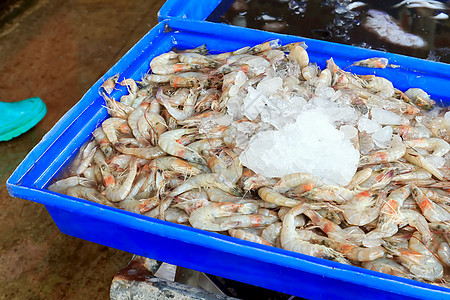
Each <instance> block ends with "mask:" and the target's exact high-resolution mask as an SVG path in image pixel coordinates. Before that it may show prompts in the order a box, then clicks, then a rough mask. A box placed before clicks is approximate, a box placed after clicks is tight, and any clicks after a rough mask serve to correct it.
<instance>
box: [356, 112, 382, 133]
mask: <svg viewBox="0 0 450 300" xmlns="http://www.w3.org/2000/svg"><path fill="white" fill-rule="evenodd" d="M358 129H359V131H361V132H363V131H365V132H367V133H374V132H376V131H378V130H380V129H381V126H380V124H378V122H376V121H374V120H370V119H369V118H368V117H366V116H362V117H361V118H360V119H359V121H358Z"/></svg>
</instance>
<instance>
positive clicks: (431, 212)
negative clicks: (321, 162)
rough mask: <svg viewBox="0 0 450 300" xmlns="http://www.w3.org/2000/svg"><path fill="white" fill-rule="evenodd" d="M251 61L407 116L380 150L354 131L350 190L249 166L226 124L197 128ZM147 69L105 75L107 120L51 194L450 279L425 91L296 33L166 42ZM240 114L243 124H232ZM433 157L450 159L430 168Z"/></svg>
mask: <svg viewBox="0 0 450 300" xmlns="http://www.w3.org/2000/svg"><path fill="white" fill-rule="evenodd" d="M254 58H258V59H264V60H266V61H268V62H269V63H270V64H271V65H273V66H274V68H280V67H281V66H283V64H284V65H286V64H290V65H291V66H292V65H295V66H296V67H297V68H298V70H299V73H298V76H297V77H296V78H294V77H293V76H291V75H287V76H288V77H286V78H284V79H283V84H284V86H285V89H286V90H288V91H289V92H290V93H291V94H295V93H296V92H298V93H301V94H302V95H303V96H305V95H310V97H311V96H312V95H313V94H314V88H315V87H316V86H317V85H325V86H328V87H331V88H333V89H334V90H336V91H341V92H342V93H345V94H347V95H349V94H350V95H352V97H350V99H352V102H351V103H349V105H350V106H352V107H354V108H355V109H356V110H357V111H358V112H359V113H360V114H361V115H364V114H367V113H368V111H369V110H370V109H371V108H373V107H382V108H384V109H386V110H390V111H393V112H395V113H397V114H401V116H402V118H404V120H406V121H405V122H404V125H392V126H391V127H392V129H393V132H394V134H395V135H394V136H393V139H392V142H391V144H390V146H389V148H387V149H380V148H377V146H376V145H375V144H374V143H373V141H371V139H370V136H368V135H367V134H366V133H364V132H359V133H358V135H357V137H356V138H354V139H353V140H352V142H353V144H354V146H355V148H356V149H358V150H362V149H364V151H361V152H362V153H363V154H361V158H360V161H359V166H358V170H357V172H356V174H355V175H354V177H353V179H352V181H351V182H350V184H348V185H347V186H333V185H327V184H324V183H322V182H321V181H320V179H318V178H316V177H315V176H313V175H311V174H307V173H294V174H289V175H286V176H283V177H281V178H265V177H263V176H261V175H259V174H255V173H254V172H253V171H252V170H250V169H248V168H246V167H244V166H243V165H242V163H241V162H240V161H239V153H241V152H242V150H243V149H241V148H239V147H238V146H237V145H238V144H239V141H237V140H236V136H235V135H234V132H235V131H233V130H234V129H235V128H233V126H232V125H230V124H227V125H223V123H222V124H221V123H220V122H217V123H211V124H212V125H211V124H210V125H209V126H203V125H204V120H205V119H207V118H212V117H214V119H215V120H220V119H221V118H222V119H223V118H227V101H228V99H229V98H230V91H231V90H232V89H233V83H234V79H235V77H236V74H238V73H239V72H244V73H245V74H246V76H247V77H248V81H247V84H246V85H243V86H242V87H241V88H243V89H245V88H246V86H247V87H249V86H252V85H255V84H256V83H258V82H259V81H261V79H262V78H264V76H265V75H264V73H263V74H261V73H260V72H257V71H255V70H256V68H257V67H258V64H250V63H249V61H250V60H252V59H254ZM150 68H151V70H152V73H151V74H147V75H146V76H144V78H143V79H142V81H140V82H135V81H134V80H133V79H124V80H123V81H120V82H119V76H118V75H116V76H114V77H111V78H109V79H107V80H106V81H105V82H104V84H103V85H102V86H101V88H100V93H101V94H102V96H103V97H104V99H105V103H106V107H107V110H108V113H109V115H110V117H109V118H107V119H106V120H105V121H103V122H102V123H101V126H99V127H98V128H97V129H96V130H95V131H94V132H93V139H92V140H90V141H88V142H87V143H86V144H85V145H84V146H83V147H82V148H81V150H80V151H79V153H78V155H77V156H76V158H75V159H74V161H73V163H72V164H71V166H70V168H69V170H68V172H67V174H66V175H67V177H66V178H64V179H60V180H58V181H56V182H54V183H53V184H51V185H50V186H49V188H48V189H49V190H50V191H53V192H57V193H63V194H67V195H69V196H73V197H78V198H83V199H87V200H90V201H94V202H97V203H100V204H104V205H108V206H111V207H116V208H120V209H125V210H127V211H131V212H134V213H137V214H142V215H145V216H149V217H153V218H159V219H162V220H166V221H170V222H175V223H179V224H185V225H190V226H192V227H195V228H199V229H203V230H209V231H215V232H219V233H223V234H228V235H230V236H232V237H236V238H239V239H244V240H248V241H252V242H256V243H260V244H264V245H268V246H275V247H280V248H283V249H286V250H290V251H295V252H299V253H303V254H307V255H312V256H315V257H319V258H325V259H329V260H333V261H337V262H340V263H343V264H348V265H355V266H359V267H362V268H366V269H370V270H375V271H379V272H384V273H388V274H392V275H396V276H401V277H406V278H411V279H415V280H419V281H425V282H429V283H432V284H436V285H441V286H446V287H450V286H449V284H448V283H447V282H448V281H449V279H450V268H449V267H450V247H449V244H450V193H449V187H450V185H449V169H448V166H449V157H450V156H449V154H448V152H449V150H450V146H449V144H448V142H449V141H450V135H449V127H448V123H446V122H448V119H447V120H446V119H445V117H444V114H445V113H446V112H447V111H448V109H447V108H444V107H442V108H439V107H436V105H435V102H434V101H433V100H431V99H430V97H429V96H428V94H427V93H425V92H424V91H422V90H420V89H410V90H408V93H403V92H401V91H400V90H397V89H395V88H394V87H393V85H392V83H390V82H389V81H388V80H386V79H384V78H381V77H376V76H373V75H369V76H357V75H354V74H351V73H349V72H346V71H344V70H342V69H340V68H339V67H338V66H337V65H336V64H335V63H334V62H333V60H332V59H330V60H329V61H328V65H327V68H326V69H324V70H320V69H319V68H318V67H317V66H316V65H315V64H312V63H310V62H309V57H308V53H307V51H306V50H305V45H304V44H303V43H293V44H288V45H285V46H280V45H279V43H278V41H269V42H266V43H263V44H259V45H256V46H254V47H245V48H242V49H238V50H236V51H234V52H227V53H220V54H215V55H212V54H208V51H207V49H206V48H205V47H204V46H202V47H198V48H195V49H189V50H184V51H176V50H173V51H170V52H167V53H163V54H161V55H159V56H157V57H155V58H154V59H153V60H152V61H151V63H150ZM117 85H121V86H126V88H127V90H128V94H126V95H124V96H122V97H121V99H120V101H116V100H114V99H113V98H112V96H111V94H112V93H113V91H114V90H115V89H116V86H117ZM305 97H306V96H305ZM430 111H433V112H434V113H433V114H430ZM436 111H437V112H436ZM242 122H250V121H249V120H248V119H246V118H245V117H244V118H242V119H240V120H235V121H234V124H236V123H242ZM251 123H257V121H252V122H251ZM405 124H406V125H405ZM431 157H435V158H436V157H439V158H440V159H442V158H444V160H445V164H443V165H442V164H441V166H436V164H433V163H431Z"/></svg>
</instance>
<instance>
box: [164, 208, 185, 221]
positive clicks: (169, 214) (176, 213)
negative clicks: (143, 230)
mask: <svg viewBox="0 0 450 300" xmlns="http://www.w3.org/2000/svg"><path fill="white" fill-rule="evenodd" d="M165 220H166V221H169V222H174V223H179V224H182V223H186V222H187V221H188V220H189V216H188V215H187V214H186V213H185V212H184V211H182V210H181V209H178V208H168V209H167V210H166V213H165Z"/></svg>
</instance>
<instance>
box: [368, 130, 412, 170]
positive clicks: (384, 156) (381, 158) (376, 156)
mask: <svg viewBox="0 0 450 300" xmlns="http://www.w3.org/2000/svg"><path fill="white" fill-rule="evenodd" d="M405 152H406V146H405V145H404V144H403V142H402V139H401V138H400V137H398V136H394V137H393V139H392V142H391V147H390V148H388V149H386V150H379V151H376V152H374V153H372V154H370V155H365V156H362V157H361V158H360V160H359V165H360V166H364V165H369V164H380V163H387V162H392V161H397V160H398V159H399V158H401V157H403V155H405Z"/></svg>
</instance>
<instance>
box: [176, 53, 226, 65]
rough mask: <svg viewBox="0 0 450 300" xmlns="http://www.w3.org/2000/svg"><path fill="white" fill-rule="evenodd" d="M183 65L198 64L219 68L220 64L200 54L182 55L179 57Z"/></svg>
mask: <svg viewBox="0 0 450 300" xmlns="http://www.w3.org/2000/svg"><path fill="white" fill-rule="evenodd" d="M178 59H179V60H180V61H181V62H182V63H186V64H198V65H202V66H204V67H211V68H218V67H220V63H219V62H217V61H215V60H214V59H212V58H210V57H207V56H204V55H201V54H198V53H182V54H180V56H179V57H178Z"/></svg>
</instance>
